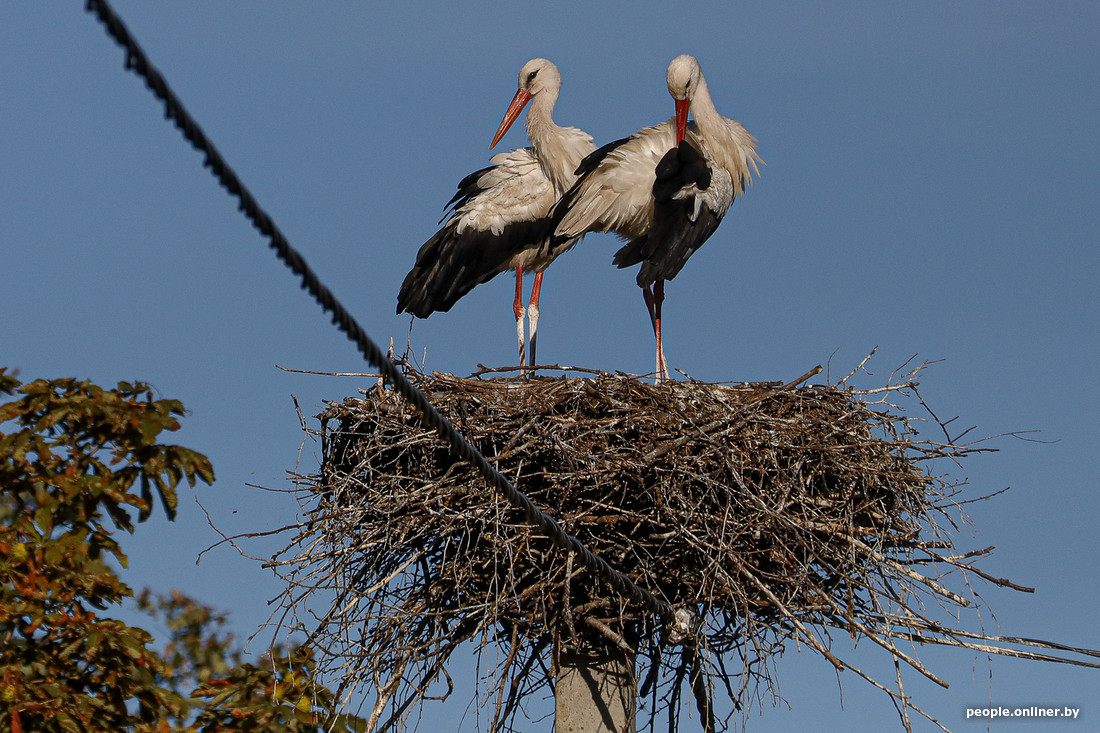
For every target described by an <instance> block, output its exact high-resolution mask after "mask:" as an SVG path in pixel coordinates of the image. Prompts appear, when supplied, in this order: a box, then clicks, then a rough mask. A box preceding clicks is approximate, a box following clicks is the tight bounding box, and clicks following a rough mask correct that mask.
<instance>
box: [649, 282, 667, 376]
mask: <svg viewBox="0 0 1100 733" xmlns="http://www.w3.org/2000/svg"><path fill="white" fill-rule="evenodd" d="M652 300H653V307H652V309H651V311H650V316H649V317H650V318H651V319H652V320H653V335H654V337H655V338H656V339H657V381H658V382H661V381H664V380H666V379H668V378H669V377H668V362H667V361H666V360H665V345H664V342H663V341H662V340H661V305H662V304H663V303H664V302H665V281H664V280H658V281H657V282H656V283H654V285H653V295H652ZM647 302H648V301H647Z"/></svg>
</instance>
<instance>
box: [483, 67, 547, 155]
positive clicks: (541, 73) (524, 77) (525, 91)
mask: <svg viewBox="0 0 1100 733" xmlns="http://www.w3.org/2000/svg"><path fill="white" fill-rule="evenodd" d="M559 89H561V72H559V71H558V67H557V66H555V65H554V64H553V62H551V61H547V60H546V59H531V60H530V61H528V62H527V63H526V64H524V65H523V68H522V69H520V70H519V89H517V90H516V96H514V97H512V103H511V104H509V105H508V110H507V111H506V112H505V113H504V119H503V120H501V121H500V127H498V128H497V134H496V135H494V136H493V142H491V143H489V149H490V150H492V149H493V146H495V145H496V144H497V143H498V142H500V139H501V138H502V137H504V133H506V132H508V128H509V127H511V126H512V123H513V122H515V121H516V118H517V117H519V113H520V112H522V111H523V108H524V106H525V105H526V104H527V103H528V102H530V101H531V98H532V97H534V96H535V95H536V94H538V93H539V92H542V91H546V90H552V92H553V94H554V96H557V93H558V90H559Z"/></svg>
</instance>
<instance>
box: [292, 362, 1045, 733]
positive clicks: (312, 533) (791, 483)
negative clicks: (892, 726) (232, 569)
mask: <svg viewBox="0 0 1100 733" xmlns="http://www.w3.org/2000/svg"><path fill="white" fill-rule="evenodd" d="M917 371H919V369H918V370H914V371H913V372H910V373H909V374H907V375H904V376H902V377H901V378H900V379H899V380H898V381H897V382H896V383H894V384H892V385H888V386H887V387H884V388H882V389H878V390H871V391H865V392H860V391H856V390H853V389H851V388H850V387H848V386H847V384H846V382H845V381H844V380H841V381H840V382H838V383H837V384H835V385H830V386H819V385H814V386H797V385H794V384H789V385H783V384H779V383H775V384H771V383H768V384H744V385H736V386H724V385H716V384H704V383H699V382H694V381H678V382H671V383H665V384H661V385H653V384H648V383H645V382H643V381H641V380H639V379H637V378H633V377H628V376H624V375H612V374H606V373H593V374H591V375H588V376H584V377H574V378H566V377H561V378H546V377H537V378H529V379H523V378H507V379H502V378H458V377H455V376H452V375H449V374H438V373H437V374H432V375H425V374H421V373H418V372H416V371H411V372H410V375H409V376H410V378H412V379H413V381H414V382H415V383H416V384H417V386H418V387H419V388H420V389H421V391H423V392H424V393H425V394H426V395H427V396H428V397H429V399H430V400H431V401H432V402H433V403H434V404H435V405H436V407H437V408H438V409H439V410H440V411H441V412H442V413H443V414H445V415H446V416H448V418H449V419H450V420H451V421H452V422H453V423H454V424H455V426H456V427H457V428H458V429H459V430H460V431H461V432H462V433H464V434H465V435H466V437H467V438H468V439H469V440H470V441H471V442H472V443H473V444H474V445H476V446H477V447H478V448H479V449H480V450H481V451H482V453H484V455H486V456H487V457H488V458H489V459H490V460H491V461H493V462H494V463H495V465H496V466H497V467H498V469H499V470H500V471H502V472H503V473H504V474H505V475H506V476H507V477H508V478H509V479H510V480H511V481H512V482H513V483H514V484H515V485H516V486H517V487H518V488H519V489H520V490H521V491H523V492H524V493H526V494H527V496H528V497H530V498H531V499H532V500H533V501H534V502H535V503H536V504H537V505H538V506H539V507H541V508H542V509H543V511H545V512H546V513H547V514H549V515H550V516H552V517H554V518H555V519H557V521H558V522H559V523H560V525H561V526H562V527H563V528H564V529H565V530H566V531H567V532H569V533H571V534H573V535H575V536H576V537H577V538H579V539H580V540H581V541H582V542H583V543H584V544H585V545H586V546H587V547H588V548H589V549H591V550H592V551H593V552H595V553H596V554H598V555H599V556H600V557H602V558H603V559H605V560H606V561H608V562H609V563H610V564H611V565H612V566H613V567H615V568H617V569H618V570H619V571H621V572H623V573H625V574H626V575H627V576H629V577H630V578H631V579H632V580H633V581H634V582H635V583H637V584H638V585H640V586H642V587H644V588H647V589H648V590H650V591H651V592H653V593H654V594H656V595H657V596H658V597H661V598H664V599H666V600H667V601H668V602H669V603H671V604H673V605H676V606H678V607H691V608H695V609H697V610H698V612H699V613H700V615H701V618H702V627H701V629H700V631H699V634H698V635H697V637H696V638H695V639H694V640H692V641H690V642H689V643H687V644H685V645H683V646H672V645H670V644H668V643H667V636H666V635H665V634H664V633H663V624H662V621H661V620H660V619H654V618H652V617H651V616H647V614H646V613H645V611H644V609H642V608H641V607H639V606H637V605H634V604H631V603H628V602H626V601H624V600H623V599H622V598H620V597H619V596H617V595H616V594H615V593H614V592H613V591H612V590H610V588H609V586H608V585H607V584H606V583H605V582H602V581H601V580H600V579H599V578H598V577H596V575H594V574H593V572H591V571H590V570H589V569H588V568H586V567H584V566H582V565H581V563H580V562H579V561H578V559H577V558H576V557H575V556H574V555H573V554H571V553H568V552H564V551H562V550H560V549H558V548H557V547H555V546H554V545H553V544H552V543H551V542H550V541H549V540H548V539H547V538H546V537H544V536H543V535H542V534H540V532H539V531H538V530H537V529H535V528H533V527H532V526H530V525H529V524H527V523H526V522H524V521H523V519H522V515H521V514H520V513H519V512H518V511H516V510H514V509H513V508H512V507H510V506H509V505H508V504H506V503H505V502H504V501H503V500H502V499H501V498H499V497H497V496H495V495H494V494H493V493H492V492H491V491H490V489H488V488H487V487H486V486H485V485H484V483H483V481H482V480H481V479H480V478H479V477H478V476H477V474H476V473H475V471H474V470H473V469H472V468H471V467H470V466H468V465H466V464H465V463H461V462H459V461H458V460H457V459H456V458H455V457H454V456H453V455H452V454H451V453H450V452H449V450H448V449H447V447H446V446H445V444H444V443H443V442H442V441H441V440H440V439H439V437H438V436H437V435H436V434H435V433H434V432H433V431H431V430H430V429H426V428H425V427H423V426H422V425H421V423H420V420H419V418H418V417H417V416H416V415H415V414H414V413H413V412H412V411H411V410H410V408H409V406H408V405H407V404H406V403H405V402H404V401H403V400H402V399H401V398H399V397H398V396H396V395H395V394H394V393H393V392H392V391H390V390H389V389H384V388H382V387H381V386H379V387H378V388H372V389H370V390H366V391H364V393H363V394H364V396H363V398H362V399H346V400H344V401H343V402H342V403H332V404H330V406H329V408H328V409H327V410H325V412H324V413H323V414H321V415H320V416H319V418H320V421H321V430H320V435H321V438H322V449H323V450H322V452H323V462H322V467H321V472H320V474H319V475H317V476H310V477H300V478H299V486H300V491H301V492H303V495H302V500H303V502H304V507H305V510H306V513H305V517H304V519H303V521H302V523H301V525H300V526H299V527H298V530H299V534H298V536H297V538H296V541H295V542H294V543H293V544H291V545H290V546H289V547H288V548H287V549H286V550H285V551H284V552H283V553H282V554H281V555H280V556H279V557H277V558H276V562H275V563H274V564H275V566H276V567H278V568H281V569H282V570H281V572H283V573H284V575H285V576H286V578H287V580H288V592H287V595H286V596H285V598H284V606H285V607H286V608H287V612H288V614H290V615H289V616H288V618H289V620H288V621H284V624H286V625H289V626H291V627H292V628H293V627H297V628H300V629H303V630H305V631H307V632H309V633H310V638H311V640H312V641H313V643H315V644H316V645H318V646H319V647H321V648H322V650H323V651H324V652H326V653H327V659H328V660H329V661H328V666H327V670H328V671H329V672H330V673H331V674H332V675H333V676H335V677H336V678H337V679H338V680H340V681H341V683H342V685H343V692H344V693H345V694H347V695H348V696H349V699H350V698H351V697H352V693H353V692H358V693H363V692H371V691H372V690H373V692H374V695H373V696H372V697H373V699H374V702H372V703H368V705H371V704H372V705H373V709H372V710H371V714H370V722H371V727H372V729H380V730H385V729H387V728H402V727H404V725H405V724H406V722H407V721H408V716H409V715H410V713H411V712H412V711H414V710H415V709H416V706H417V705H418V704H419V703H420V702H422V701H423V700H425V699H431V698H433V697H441V696H444V697H445V696H446V695H448V694H449V692H450V690H451V689H452V681H451V678H450V676H449V674H448V671H447V667H448V662H449V661H451V657H452V654H453V652H454V651H455V650H456V649H457V648H460V646H461V644H462V643H463V642H466V641H473V642H475V644H476V646H475V647H473V648H477V649H479V650H480V651H479V657H478V658H479V659H480V660H481V661H480V662H479V670H480V671H479V675H480V685H479V693H478V694H479V695H481V696H482V698H483V699H482V700H481V704H480V705H479V706H478V707H479V709H482V710H485V711H486V713H485V715H486V717H487V722H488V723H489V727H490V728H492V729H500V728H503V729H510V728H511V727H512V726H513V725H514V724H515V722H516V719H517V715H518V714H521V713H522V712H523V710H524V704H525V703H526V702H528V701H531V700H533V699H540V698H542V697H545V693H546V692H547V691H548V690H549V689H551V688H552V684H553V678H554V669H553V667H554V658H553V653H552V650H553V649H554V648H558V649H565V650H573V649H581V650H590V649H600V648H602V647H607V648H619V649H622V650H629V651H630V653H637V655H638V656H637V665H638V679H639V680H641V683H640V685H639V688H640V689H639V693H640V694H639V700H640V705H641V706H642V708H643V709H644V710H647V712H649V713H651V714H656V713H661V712H664V713H668V718H669V726H670V728H671V729H675V727H676V721H677V719H678V712H677V710H678V709H679V707H680V706H681V704H682V703H684V702H686V697H687V696H690V697H692V698H694V704H695V706H696V707H697V708H698V710H699V713H700V716H699V718H700V720H701V722H702V723H703V726H704V728H710V729H713V727H714V726H715V725H716V722H715V712H714V710H715V707H714V704H713V699H714V696H715V693H716V690H718V689H721V691H722V692H723V693H724V694H725V696H727V697H728V698H730V699H731V700H732V701H733V703H734V704H733V709H734V710H735V711H738V710H739V711H742V713H741V714H742V715H747V713H745V712H744V711H747V710H748V709H749V708H750V707H751V704H750V703H751V702H752V701H753V699H754V698H755V697H756V696H758V695H760V694H762V692H761V691H762V690H770V689H772V674H773V672H774V668H773V665H772V662H773V659H772V657H773V655H775V654H777V653H778V652H780V651H781V650H782V649H783V645H784V642H786V641H788V640H798V641H799V642H800V643H802V644H807V645H809V646H810V647H811V648H813V649H815V650H817V651H818V652H820V653H822V654H823V655H825V656H826V657H827V658H828V659H829V660H830V661H831V662H832V663H833V664H835V665H837V666H838V667H841V668H849V669H854V668H853V667H851V666H850V665H849V664H848V663H847V662H845V661H843V660H841V659H839V658H838V657H836V656H835V655H834V654H833V653H832V652H831V651H830V650H829V646H830V644H829V640H830V638H831V636H830V634H831V632H830V629H839V630H841V631H842V632H843V634H844V635H845V637H847V636H848V635H849V634H851V635H856V636H860V637H866V638H869V639H871V640H872V641H873V642H874V643H877V644H879V645H881V646H883V647H884V648H885V649H887V650H888V652H889V653H890V654H891V655H893V656H894V658H895V659H898V660H902V661H903V662H904V663H908V664H909V665H911V666H912V667H913V668H915V669H916V670H918V671H919V672H920V673H922V674H925V675H926V676H928V677H930V678H931V679H933V680H936V681H937V682H941V683H942V681H941V680H939V678H938V677H936V676H935V675H934V674H933V673H932V672H931V671H930V670H927V669H925V668H924V667H923V666H921V664H920V663H919V662H918V661H917V660H916V659H913V658H912V657H911V656H908V655H907V654H906V653H905V651H904V650H903V649H901V648H899V647H898V645H896V644H895V642H896V641H898V640H908V641H913V640H916V641H919V642H932V643H940V644H951V645H961V646H969V647H971V648H982V649H985V650H986V651H989V650H988V649H986V646H987V645H988V642H989V641H990V640H991V639H992V637H985V636H983V635H981V634H978V635H976V638H977V639H978V640H979V641H982V642H983V643H982V644H978V643H977V642H976V641H975V640H974V639H975V635H969V636H968V634H966V633H964V632H953V631H951V630H950V628H946V627H944V626H941V625H939V624H938V623H937V619H933V618H929V617H927V616H926V613H930V611H928V608H929V607H932V608H933V609H935V608H937V607H947V609H948V610H951V609H954V608H958V607H962V606H969V605H971V604H972V602H973V598H972V597H971V598H964V597H963V596H962V595H959V594H958V593H956V592H954V591H952V590H949V589H948V588H947V587H945V586H944V585H943V584H942V582H941V579H942V577H943V575H944V574H945V572H946V571H949V570H952V569H956V568H962V569H963V570H965V571H966V572H967V573H977V574H978V575H981V576H982V577H985V578H986V579H987V580H991V581H993V582H995V583H998V584H1001V585H1011V584H1010V583H1008V581H1004V580H997V579H993V578H989V577H988V576H986V575H985V574H984V573H981V571H978V570H977V569H976V568H973V567H972V565H971V564H970V563H971V562H972V561H973V558H974V557H975V556H978V555H981V554H983V553H984V551H979V552H976V553H971V555H969V556H956V555H954V554H953V552H952V548H951V543H950V541H949V537H948V536H946V535H945V534H944V533H942V532H941V526H946V527H947V528H948V529H952V528H953V526H954V525H953V524H952V523H951V520H950V519H947V513H946V511H947V510H949V509H950V510H955V509H957V507H958V501H959V497H958V493H959V489H960V487H959V486H958V485H957V484H955V483H953V482H952V481H950V480H948V479H947V478H946V477H939V476H935V475H933V474H932V473H931V472H930V471H929V470H928V469H929V468H930V466H931V465H932V464H931V460H932V459H944V460H946V461H949V462H957V461H958V459H960V458H961V457H963V456H965V455H967V454H969V453H972V452H975V451H977V450H986V449H985V448H979V447H976V446H975V445H974V444H970V445H960V444H958V441H956V440H952V439H951V438H950V437H948V434H947V431H946V429H943V426H942V425H940V426H937V422H938V421H935V420H934V416H931V414H930V413H929V414H928V417H932V418H933V420H932V422H931V423H930V426H931V427H932V428H934V429H935V431H936V433H937V434H938V438H933V439H921V438H919V437H918V434H917V432H916V430H915V429H914V425H913V424H912V423H911V418H908V417H905V416H903V415H902V413H901V412H900V410H899V409H898V408H897V407H896V406H895V405H894V404H892V401H896V398H897V397H899V396H902V395H908V396H909V397H910V398H915V399H916V400H917V401H919V395H916V392H915V391H916V381H915V379H914V376H915V375H916V373H917ZM922 404H923V403H922ZM948 465H953V463H949V464H948ZM964 587H965V586H964ZM304 609H308V615H307V613H306V612H305V611H304ZM948 618H950V616H948ZM1002 641H1004V640H1002ZM490 649H495V650H496V651H495V652H491V651H489V650H490ZM1021 654H1022V655H1025V656H1026V655H1029V654H1032V652H1024V653H1020V654H1018V655H1021ZM1033 656H1034V657H1035V658H1042V656H1043V655H1033ZM456 659H457V658H456ZM855 671H856V673H857V674H859V675H860V676H863V677H864V678H865V679H868V680H869V681H870V682H871V683H872V684H874V685H875V686H876V687H880V688H882V689H883V690H885V691H886V692H887V694H890V695H891V696H892V697H893V698H894V700H895V701H896V704H897V706H898V708H899V712H900V713H901V715H902V720H903V721H904V724H905V726H906V727H909V723H908V711H909V710H910V709H912V710H918V711H919V709H918V708H916V707H915V706H913V705H912V703H911V701H910V700H908V699H907V698H906V696H905V695H904V690H903V689H901V683H900V677H899V678H898V681H897V683H896V684H895V683H894V680H891V682H890V684H888V685H886V684H882V683H880V682H878V681H876V680H873V679H871V678H870V676H869V675H865V674H864V673H863V672H861V671H859V670H855ZM762 683H763V684H762ZM685 692H686V695H685V699H681V695H684V694H685ZM727 707H728V706H727ZM670 711H671V712H670ZM732 714H733V713H731V715H732ZM414 718H415V716H414ZM727 722H728V721H727Z"/></svg>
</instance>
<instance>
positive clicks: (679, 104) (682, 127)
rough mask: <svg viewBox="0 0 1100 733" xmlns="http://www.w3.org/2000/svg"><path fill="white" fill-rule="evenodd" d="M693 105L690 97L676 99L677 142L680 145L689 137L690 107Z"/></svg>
mask: <svg viewBox="0 0 1100 733" xmlns="http://www.w3.org/2000/svg"><path fill="white" fill-rule="evenodd" d="M690 107H691V100H690V99H677V100H676V144H677V145H679V144H680V143H681V142H683V139H684V138H685V137H687V132H688V109H689V108H690Z"/></svg>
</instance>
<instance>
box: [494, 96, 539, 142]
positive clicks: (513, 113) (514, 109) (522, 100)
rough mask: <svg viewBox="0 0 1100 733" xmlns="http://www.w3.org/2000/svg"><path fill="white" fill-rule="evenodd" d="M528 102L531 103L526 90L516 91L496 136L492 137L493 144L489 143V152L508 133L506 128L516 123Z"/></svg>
mask: <svg viewBox="0 0 1100 733" xmlns="http://www.w3.org/2000/svg"><path fill="white" fill-rule="evenodd" d="M529 101H531V92H529V91H527V90H526V89H517V90H516V96H514V97H512V103H511V104H509V105H508V111H507V112H505V113H504V119H503V120H501V121H500V127H498V128H497V134H496V135H494V136H493V142H491V143H489V150H492V149H493V146H494V145H496V144H497V143H499V142H500V139H501V138H502V137H504V133H506V132H508V128H509V127H511V126H512V123H513V122H515V121H516V118H517V117H519V113H520V112H522V111H523V107H524V106H525V105H526V104H527V103H528V102H529Z"/></svg>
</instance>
